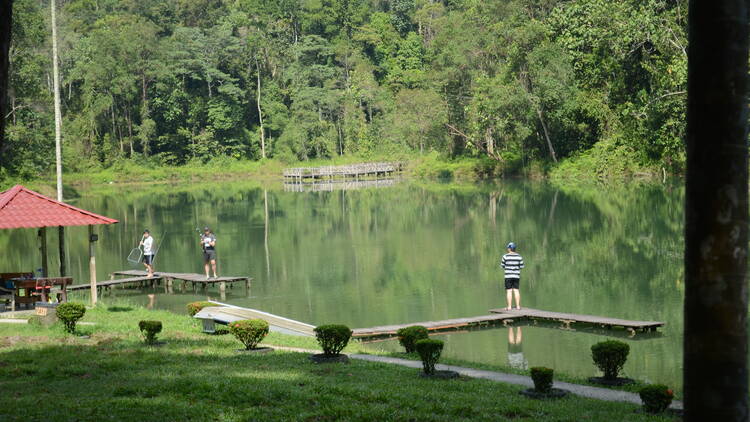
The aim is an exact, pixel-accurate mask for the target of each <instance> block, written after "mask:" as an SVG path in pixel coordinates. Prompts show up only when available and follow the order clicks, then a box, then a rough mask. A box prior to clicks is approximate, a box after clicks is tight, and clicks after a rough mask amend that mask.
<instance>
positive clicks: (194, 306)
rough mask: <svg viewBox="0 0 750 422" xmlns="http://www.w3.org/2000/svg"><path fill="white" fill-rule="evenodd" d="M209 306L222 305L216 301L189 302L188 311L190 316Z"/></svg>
mask: <svg viewBox="0 0 750 422" xmlns="http://www.w3.org/2000/svg"><path fill="white" fill-rule="evenodd" d="M208 306H220V305H217V304H215V303H211V302H206V301H200V302H191V303H188V304H187V311H188V314H190V316H195V314H197V313H198V312H200V311H201V309H203V308H206V307H208Z"/></svg>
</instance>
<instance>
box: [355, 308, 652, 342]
mask: <svg viewBox="0 0 750 422" xmlns="http://www.w3.org/2000/svg"><path fill="white" fill-rule="evenodd" d="M490 312H492V314H491V315H483V316H478V317H470V318H454V319H447V320H442V321H426V322H415V323H410V324H397V325H384V326H379V327H371V328H357V329H354V330H353V334H352V337H357V338H361V339H368V338H377V337H393V336H395V335H396V331H398V329H400V328H404V327H409V326H412V325H422V326H424V327H425V328H427V330H428V331H430V332H440V331H446V330H461V329H463V330H465V329H471V328H477V327H483V326H489V325H492V324H496V323H498V322H502V323H503V324H504V325H510V324H513V323H514V322H521V321H529V320H532V321H551V322H559V323H562V324H563V325H562V326H561V327H559V328H563V329H568V330H571V329H572V328H571V325H572V324H587V325H590V326H594V327H598V328H606V329H613V328H624V329H626V330H627V331H628V332H629V333H630V336H631V337H632V336H635V334H636V333H637V332H648V331H656V329H657V328H658V327H661V326H664V323H663V322H659V321H630V320H625V319H618V318H608V317H599V316H593V315H578V314H568V313H562V312H549V311H540V310H538V309H527V308H524V309H520V310H510V311H506V310H504V309H490Z"/></svg>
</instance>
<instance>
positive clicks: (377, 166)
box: [284, 162, 403, 183]
mask: <svg viewBox="0 0 750 422" xmlns="http://www.w3.org/2000/svg"><path fill="white" fill-rule="evenodd" d="M402 169H403V163H397V162H394V163H359V164H349V165H343V166H322V167H292V168H287V169H285V170H284V178H285V179H291V180H292V181H293V182H299V183H302V181H303V180H304V179H322V178H328V179H333V178H350V179H359V178H360V177H366V176H375V177H379V176H383V177H387V176H390V175H392V174H394V173H397V172H400V171H401V170H402Z"/></svg>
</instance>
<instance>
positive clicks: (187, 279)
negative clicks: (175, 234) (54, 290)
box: [67, 270, 252, 292]
mask: <svg viewBox="0 0 750 422" xmlns="http://www.w3.org/2000/svg"><path fill="white" fill-rule="evenodd" d="M116 276H129V277H126V278H115V277H116ZM175 280H178V281H182V282H183V283H182V288H183V290H184V289H185V284H187V283H191V284H192V287H193V289H195V287H196V286H201V287H202V288H204V289H205V288H207V287H208V286H211V285H216V284H218V285H219V291H220V292H225V291H226V285H227V284H229V287H230V288H233V286H234V283H237V282H243V281H244V282H245V288H246V289H249V288H250V281H251V280H252V278H251V277H244V276H243V277H216V278H210V279H206V276H204V275H201V274H194V273H170V272H165V271H157V272H156V273H154V276H153V277H148V276H147V273H146V271H142V270H123V271H115V272H113V273H112V274H110V280H103V281H97V282H96V287H97V290H101V289H104V290H110V289H112V288H113V287H115V286H123V287H124V286H125V285H135V286H138V287H145V286H151V287H153V286H154V285H155V284H157V283H159V284H160V283H161V282H162V281H164V282H165V288H166V289H167V291H170V292H171V291H172V287H173V284H174V281H175ZM90 288H91V284H90V283H84V284H76V285H73V286H68V287H67V290H69V291H70V290H86V289H90Z"/></svg>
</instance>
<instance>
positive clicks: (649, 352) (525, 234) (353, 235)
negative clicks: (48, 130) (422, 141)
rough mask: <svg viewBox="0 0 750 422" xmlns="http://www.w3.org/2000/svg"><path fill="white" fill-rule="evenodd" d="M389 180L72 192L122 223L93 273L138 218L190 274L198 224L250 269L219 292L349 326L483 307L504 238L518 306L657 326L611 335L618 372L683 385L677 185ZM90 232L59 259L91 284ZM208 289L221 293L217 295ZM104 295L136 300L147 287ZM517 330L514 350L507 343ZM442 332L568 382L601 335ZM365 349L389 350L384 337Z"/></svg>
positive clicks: (174, 301) (8, 260)
mask: <svg viewBox="0 0 750 422" xmlns="http://www.w3.org/2000/svg"><path fill="white" fill-rule="evenodd" d="M389 184H391V183H386V184H382V185H378V186H374V187H369V188H362V189H355V190H347V191H344V190H334V191H324V192H293V191H289V190H284V188H283V186H282V185H281V184H280V183H276V184H268V185H263V184H261V183H256V182H214V183H211V184H205V185H155V186H145V187H144V186H117V187H111V188H105V189H104V190H102V189H98V190H97V191H89V192H86V191H81V192H78V194H79V195H80V196H79V197H77V198H76V199H73V200H70V201H69V202H70V203H72V204H74V205H76V206H79V207H82V208H85V209H88V210H91V211H94V212H97V213H101V214H103V215H106V216H109V217H112V218H116V219H118V220H120V223H119V224H116V225H112V226H106V227H102V226H100V227H99V228H97V232H98V233H99V235H100V241H99V242H98V244H97V268H98V277H99V279H105V278H109V273H110V272H112V271H115V270H121V269H129V268H133V267H132V266H131V264H129V263H128V262H127V260H126V258H127V256H128V253H129V252H130V250H131V249H132V248H133V247H135V246H136V245H137V242H138V239H139V238H140V234H141V232H142V231H143V229H144V228H149V229H150V230H151V232H152V233H153V234H154V236H155V240H156V243H158V244H160V252H159V254H158V255H157V262H156V266H157V271H158V270H163V271H173V272H202V257H201V251H200V248H199V244H198V235H197V233H196V227H203V226H205V225H208V226H210V227H211V228H212V229H213V230H214V231H215V233H216V236H217V238H218V242H217V251H218V257H219V258H218V262H219V272H220V273H221V274H224V275H250V276H251V277H253V278H254V281H253V283H252V287H251V289H250V292H249V295H248V294H246V292H245V289H244V287H241V286H240V285H237V287H235V288H234V289H232V290H228V292H227V297H226V301H227V302H229V303H232V304H236V305H240V306H247V307H252V308H257V309H261V310H264V311H268V312H272V313H276V314H280V315H283V316H286V317H289V318H294V319H297V320H300V321H304V322H308V323H311V324H315V325H317V324H324V323H343V324H347V325H349V326H350V327H352V328H357V327H369V326H374V325H385V324H393V323H405V322H416V321H425V320H437V319H445V318H454V317H467V316H476V315H483V314H486V313H487V310H488V309H490V308H497V307H502V306H504V303H505V302H504V301H505V299H504V290H503V288H502V272H501V270H500V269H499V268H498V261H499V258H500V256H501V254H502V253H503V248H504V245H505V244H506V243H507V242H509V241H515V242H516V243H517V244H518V251H519V252H520V253H521V254H522V255H523V256H524V259H525V261H526V269H525V270H524V272H523V274H522V282H521V283H522V284H521V292H522V295H523V303H522V305H523V306H526V307H532V308H538V309H545V310H552V311H560V312H573V313H582V314H593V315H602V316H611V317H619V318H627V319H637V320H661V321H666V323H667V325H666V327H665V328H663V329H661V330H660V333H661V334H660V335H659V336H656V337H647V336H646V337H644V338H643V339H636V340H630V339H627V338H624V339H623V340H624V341H626V342H627V343H628V344H630V346H631V354H630V358H629V359H628V363H627V364H626V366H625V371H624V372H625V375H626V376H630V377H633V378H638V379H641V380H644V381H648V382H663V383H667V384H669V385H680V384H681V365H682V353H681V348H682V334H681V333H682V298H683V293H684V287H683V283H682V281H683V270H682V248H683V240H682V221H683V211H682V206H683V190H682V189H681V188H675V189H670V188H668V187H662V186H630V187H626V188H623V189H620V190H610V189H584V190H571V191H562V190H557V189H554V188H552V187H550V186H549V185H546V184H543V183H536V182H498V183H493V184H452V183H434V182H433V183H423V182H410V181H400V182H397V183H392V186H388V185H389ZM56 233H57V232H56V230H52V231H51V232H50V233H49V234H48V241H49V242H50V250H51V251H50V257H51V258H50V262H51V268H50V269H51V274H56V273H57V265H55V264H54V261H55V258H56V256H55V255H54V254H53V252H52V251H55V250H56V249H55V248H54V247H53V245H54V246H56V245H57V238H56ZM86 237H87V234H86V228H70V229H68V241H67V251H68V254H67V256H68V259H69V265H68V268H69V272H70V274H71V275H72V276H73V277H75V279H76V283H80V282H88V257H87V253H88V249H87V242H86ZM0 247H2V250H3V251H4V252H3V257H2V258H1V259H0V271H3V272H6V271H8V272H9V271H18V270H31V269H32V268H37V267H39V266H40V260H39V257H38V252H37V250H38V243H37V238H36V232H35V231H34V230H12V231H2V232H0ZM137 268H139V267H137ZM157 291H159V292H161V291H162V290H157ZM207 294H208V296H210V297H212V298H215V299H218V298H219V293H218V290H215V291H209V292H208V293H207ZM115 295H116V296H119V297H126V298H129V300H131V301H134V302H138V303H143V304H145V303H147V302H148V299H147V298H146V296H145V295H146V292H144V291H139V290H118V291H116V293H115ZM205 298H206V293H203V294H201V293H198V294H195V293H193V292H189V293H175V294H172V295H168V294H164V293H158V294H157V298H156V306H157V307H160V308H167V309H171V310H174V311H176V312H184V306H185V304H186V303H187V302H190V301H193V300H198V299H205ZM518 334H520V335H521V336H520V337H521V338H520V340H521V341H520V343H521V344H520V345H513V344H510V343H511V342H512V340H517V339H516V336H517V335H518ZM440 337H441V338H443V339H444V340H445V341H446V348H445V351H444V356H450V357H455V358H461V359H465V360H468V361H473V362H482V363H491V364H499V365H511V366H538V365H545V366H549V367H552V368H555V369H556V370H557V371H560V372H564V373H569V374H575V375H579V376H594V375H598V374H597V371H596V369H595V367H594V366H593V364H592V363H591V357H590V347H591V345H592V344H594V343H596V342H598V341H601V340H605V339H607V338H608V337H606V336H604V335H602V334H601V333H592V332H586V331H564V330H559V329H556V328H553V327H547V326H524V327H522V328H521V332H520V333H519V332H518V330H517V329H514V330H513V331H510V330H509V329H508V328H496V329H490V330H482V331H472V332H460V333H451V334H447V335H442V336H440ZM509 337H512V338H511V339H509ZM637 338H638V337H637ZM515 342H517V341H515ZM373 347H381V348H385V349H391V350H395V349H396V348H397V347H396V345H395V344H394V342H392V341H391V342H383V343H375V344H373Z"/></svg>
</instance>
